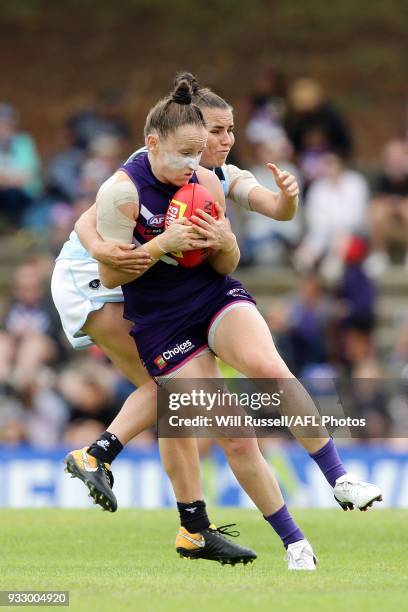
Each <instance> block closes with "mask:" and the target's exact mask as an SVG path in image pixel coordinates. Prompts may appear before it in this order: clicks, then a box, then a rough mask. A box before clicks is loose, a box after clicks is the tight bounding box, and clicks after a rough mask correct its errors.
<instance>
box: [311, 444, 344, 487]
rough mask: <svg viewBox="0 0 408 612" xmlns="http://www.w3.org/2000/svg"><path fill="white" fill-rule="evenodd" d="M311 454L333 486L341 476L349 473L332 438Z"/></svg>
mask: <svg viewBox="0 0 408 612" xmlns="http://www.w3.org/2000/svg"><path fill="white" fill-rule="evenodd" d="M310 456H311V458H312V459H314V460H315V461H316V463H317V465H318V466H319V468H320V469H321V471H322V472H323V474H324V476H325V478H326V480H327V482H328V483H329V485H330V486H331V487H334V485H335V484H336V480H337V479H338V478H340V476H344V474H347V471H346V470H345V469H344V466H343V464H342V462H341V459H340V457H339V453H338V452H337V448H336V446H335V444H334V442H333V440H332V438H330V440H329V441H328V443H327V444H325V445H324V446H323V448H321V449H320V450H318V451H317V453H313V454H312V455H310Z"/></svg>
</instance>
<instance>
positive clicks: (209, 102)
mask: <svg viewBox="0 0 408 612" xmlns="http://www.w3.org/2000/svg"><path fill="white" fill-rule="evenodd" d="M181 81H187V82H188V83H189V85H190V88H191V91H192V92H193V102H194V104H196V105H197V106H198V107H199V108H220V109H222V110H229V111H232V110H233V109H232V106H231V104H228V102H226V101H225V100H224V98H221V96H219V95H218V94H216V93H214V92H213V91H212V90H211V89H210V88H209V87H200V86H199V84H198V81H197V78H196V77H195V76H194V75H193V74H191V72H179V73H178V74H176V78H175V79H174V86H175V87H177V86H178V84H179V83H180V82H181Z"/></svg>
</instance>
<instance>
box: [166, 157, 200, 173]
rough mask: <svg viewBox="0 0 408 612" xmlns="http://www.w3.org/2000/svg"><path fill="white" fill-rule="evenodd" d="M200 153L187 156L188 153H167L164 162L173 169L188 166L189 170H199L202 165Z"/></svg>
mask: <svg viewBox="0 0 408 612" xmlns="http://www.w3.org/2000/svg"><path fill="white" fill-rule="evenodd" d="M200 159H201V154H200V155H195V156H186V155H175V154H173V153H166V154H165V156H164V163H165V164H166V166H167V167H168V168H170V169H171V170H182V169H183V168H188V169H189V170H197V168H198V166H199V165H200Z"/></svg>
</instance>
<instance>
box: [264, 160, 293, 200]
mask: <svg viewBox="0 0 408 612" xmlns="http://www.w3.org/2000/svg"><path fill="white" fill-rule="evenodd" d="M266 166H267V167H268V168H269V170H270V171H271V172H272V174H273V176H274V177H275V181H276V184H277V186H278V187H279V189H280V190H281V192H282V193H283V195H285V196H286V197H287V198H296V197H297V196H298V195H299V185H298V182H297V180H296V177H295V176H293V174H290V172H286V171H283V170H279V168H278V166H275V164H266Z"/></svg>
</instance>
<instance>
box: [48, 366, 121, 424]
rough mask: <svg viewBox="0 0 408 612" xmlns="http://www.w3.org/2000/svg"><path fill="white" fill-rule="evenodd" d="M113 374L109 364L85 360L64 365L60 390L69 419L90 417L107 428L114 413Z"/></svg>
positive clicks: (115, 410)
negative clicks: (65, 403)
mask: <svg viewBox="0 0 408 612" xmlns="http://www.w3.org/2000/svg"><path fill="white" fill-rule="evenodd" d="M115 381H116V376H115V373H114V371H113V368H111V366H109V365H103V364H98V363H95V362H93V361H91V360H85V361H83V362H82V363H81V364H80V365H77V366H72V367H69V368H66V369H65V370H64V371H63V372H62V374H61V376H60V382H59V384H60V391H61V393H62V396H63V397H64V399H65V400H66V401H67V402H68V404H69V406H70V413H71V414H70V422H71V423H76V422H79V421H81V420H83V419H87V420H88V419H90V420H92V421H97V422H99V423H101V424H102V425H103V426H104V428H106V427H107V426H108V425H109V424H110V423H111V422H112V420H113V418H114V417H115V415H116V412H117V409H118V408H117V407H116V406H115V402H114V391H115Z"/></svg>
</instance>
